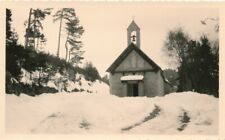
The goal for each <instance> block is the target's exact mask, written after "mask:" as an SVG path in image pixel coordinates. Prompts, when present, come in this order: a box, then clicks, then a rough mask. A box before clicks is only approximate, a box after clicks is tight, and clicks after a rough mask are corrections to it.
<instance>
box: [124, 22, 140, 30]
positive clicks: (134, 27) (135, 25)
mask: <svg viewBox="0 0 225 140" xmlns="http://www.w3.org/2000/svg"><path fill="white" fill-rule="evenodd" d="M130 28H133V29H138V30H140V28H139V27H138V25H137V24H136V23H135V21H134V20H132V22H131V23H130V25H129V26H128V27H127V30H128V29H130Z"/></svg>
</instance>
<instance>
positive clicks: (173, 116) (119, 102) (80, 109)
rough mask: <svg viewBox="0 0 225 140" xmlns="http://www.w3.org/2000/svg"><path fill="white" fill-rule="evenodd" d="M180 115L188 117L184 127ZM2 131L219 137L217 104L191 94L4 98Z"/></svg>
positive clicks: (208, 98) (65, 95) (204, 96)
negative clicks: (210, 135) (205, 135)
mask: <svg viewBox="0 0 225 140" xmlns="http://www.w3.org/2000/svg"><path fill="white" fill-rule="evenodd" d="M93 86H95V87H96V89H98V90H99V88H101V87H102V86H101V84H100V85H99V83H94V84H93ZM106 92H107V93H108V91H106ZM102 93H103V92H102ZM184 112H186V113H184ZM184 114H186V118H189V119H187V120H188V121H186V122H185V119H184V118H185V117H184V116H185V115H184ZM6 131H7V132H8V133H63V134H67V133H77V134H83V133H84V134H86V133H89V134H96V133H97V134H107V133H109V134H118V133H132V134H217V133H218V99H217V98H214V97H212V96H208V95H203V94H197V93H193V92H183V93H172V94H169V95H167V96H165V97H155V98H147V97H124V98H119V97H116V96H113V95H110V94H96V93H91V94H90V93H85V92H82V93H69V94H68V93H57V94H42V95H40V96H37V97H29V96H27V95H24V94H21V96H20V97H17V96H15V95H6Z"/></svg>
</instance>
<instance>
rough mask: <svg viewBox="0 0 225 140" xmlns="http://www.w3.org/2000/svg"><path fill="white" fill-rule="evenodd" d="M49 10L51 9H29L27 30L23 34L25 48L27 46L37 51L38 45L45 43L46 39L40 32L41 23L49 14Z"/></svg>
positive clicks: (41, 28)
mask: <svg viewBox="0 0 225 140" xmlns="http://www.w3.org/2000/svg"><path fill="white" fill-rule="evenodd" d="M51 10H52V8H46V9H39V8H37V9H32V8H30V12H29V18H28V21H26V23H27V28H26V34H25V48H27V47H28V46H29V47H33V48H35V49H36V50H38V49H39V45H40V43H44V42H45V41H46V38H45V36H44V34H43V32H42V30H43V26H42V21H43V20H44V19H45V18H46V16H47V15H50V14H51Z"/></svg>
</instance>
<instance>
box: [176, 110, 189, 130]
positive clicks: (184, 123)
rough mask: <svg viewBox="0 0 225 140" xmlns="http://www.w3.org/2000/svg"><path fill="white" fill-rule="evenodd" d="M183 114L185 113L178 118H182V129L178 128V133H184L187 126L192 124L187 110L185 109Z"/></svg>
mask: <svg viewBox="0 0 225 140" xmlns="http://www.w3.org/2000/svg"><path fill="white" fill-rule="evenodd" d="M182 112H183V114H182V115H180V116H178V117H179V118H180V119H179V121H180V122H181V125H180V127H178V128H177V130H178V131H183V130H184V129H185V128H186V127H187V125H188V123H189V122H190V119H191V118H190V117H189V116H188V113H187V111H186V110H184V109H183V110H182Z"/></svg>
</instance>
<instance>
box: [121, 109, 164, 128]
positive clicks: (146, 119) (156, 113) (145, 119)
mask: <svg viewBox="0 0 225 140" xmlns="http://www.w3.org/2000/svg"><path fill="white" fill-rule="evenodd" d="M160 111H161V108H160V107H159V106H158V105H155V108H154V109H153V111H152V112H151V113H149V115H148V116H147V117H145V118H144V119H143V120H142V121H140V122H137V123H135V124H133V125H130V126H128V127H124V128H122V129H121V131H122V132H124V131H129V130H131V129H133V128H134V127H137V126H139V125H141V124H143V123H145V122H147V121H150V120H152V119H154V118H155V117H157V116H158V115H159V113H160Z"/></svg>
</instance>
